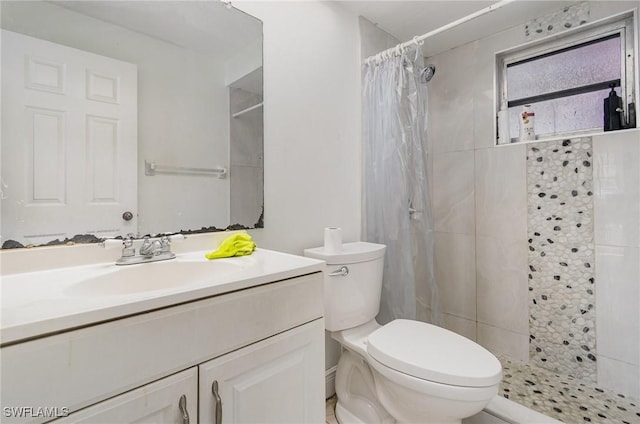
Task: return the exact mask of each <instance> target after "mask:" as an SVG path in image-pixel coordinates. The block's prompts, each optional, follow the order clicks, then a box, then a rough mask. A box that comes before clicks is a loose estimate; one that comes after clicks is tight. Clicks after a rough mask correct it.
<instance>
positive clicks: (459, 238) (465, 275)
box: [435, 233, 476, 321]
mask: <svg viewBox="0 0 640 424" xmlns="http://www.w3.org/2000/svg"><path fill="white" fill-rule="evenodd" d="M435 242H436V244H435V276H436V282H437V285H438V293H439V295H440V304H441V308H442V312H444V313H445V314H450V315H455V316H457V317H461V318H467V319H470V320H474V321H475V319H476V260H475V257H476V248H475V237H474V236H473V235H469V234H452V233H436V237H435Z"/></svg>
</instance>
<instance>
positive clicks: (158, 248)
mask: <svg viewBox="0 0 640 424" xmlns="http://www.w3.org/2000/svg"><path fill="white" fill-rule="evenodd" d="M160 253H162V243H160V240H154V241H153V242H152V241H151V240H150V239H149V236H145V238H144V241H143V242H142V246H140V255H141V256H144V257H145V258H150V257H152V256H155V255H158V254H160Z"/></svg>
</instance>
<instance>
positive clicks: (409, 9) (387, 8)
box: [338, 0, 577, 56]
mask: <svg viewBox="0 0 640 424" xmlns="http://www.w3.org/2000/svg"><path fill="white" fill-rule="evenodd" d="M338 3H339V4H340V5H342V6H343V7H344V8H346V9H348V10H350V11H352V12H354V13H355V14H357V15H359V16H363V17H365V18H366V19H368V20H369V21H371V22H373V23H374V24H376V25H377V26H378V27H379V28H381V29H383V30H385V31H387V32H388V33H390V34H391V35H393V36H395V37H396V38H397V39H399V40H400V41H402V42H404V41H409V40H411V39H412V38H413V37H414V36H419V35H422V34H425V33H427V32H430V31H433V30H435V29H437V28H440V27H442V26H443V25H446V24H448V23H450V22H453V21H455V20H457V19H460V18H463V17H465V16H467V15H469V14H471V13H474V12H477V11H479V10H481V9H484V8H487V7H489V6H491V5H492V4H494V3H498V2H497V1H473V0H472V1H469V0H418V1H416V0H414V1H404V0H396V1H391V0H387V1H375V0H373V1H372V0H368V1H367V0H363V1H358V0H341V1H338ZM573 3H577V2H576V1H539V0H515V1H513V2H512V3H510V4H507V5H505V6H504V7H501V8H499V9H497V10H495V11H493V12H491V13H488V14H487V15H484V16H481V17H478V18H476V19H474V20H472V21H469V22H467V23H465V24H462V25H460V26H457V27H455V28H452V29H450V30H447V31H444V32H443V33H440V34H439V35H436V36H434V37H432V38H430V39H428V40H426V42H425V44H424V45H423V47H422V51H423V53H424V54H425V55H426V56H433V55H435V54H438V53H441V52H443V51H445V50H449V49H451V48H454V47H457V46H460V45H462V44H466V43H468V42H470V41H473V40H477V39H480V38H484V37H486V36H489V35H491V34H495V33H497V32H500V31H503V30H505V29H508V28H511V27H514V26H516V25H520V24H523V23H525V22H528V21H530V20H532V19H534V18H536V17H539V16H544V15H546V14H549V13H552V12H555V11H557V10H560V9H562V8H563V7H565V6H567V5H570V4H573Z"/></svg>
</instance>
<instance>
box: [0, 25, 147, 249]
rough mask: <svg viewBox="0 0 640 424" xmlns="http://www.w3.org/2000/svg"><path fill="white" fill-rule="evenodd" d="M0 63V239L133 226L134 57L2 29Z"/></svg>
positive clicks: (105, 233) (105, 232)
mask: <svg viewBox="0 0 640 424" xmlns="http://www.w3.org/2000/svg"><path fill="white" fill-rule="evenodd" d="M2 68H3V69H2V123H3V125H2V169H1V171H2V182H3V199H2V219H3V222H2V224H3V225H2V240H3V241H5V240H9V239H12V240H16V241H19V242H20V243H23V244H38V243H42V242H45V241H49V240H51V239H52V238H60V239H64V238H65V237H68V238H71V237H73V236H74V235H76V234H88V233H91V234H95V235H97V236H98V237H109V236H113V235H116V234H124V233H127V232H134V233H135V232H136V228H137V213H136V212H137V131H138V130H137V68H136V66H135V65H133V64H130V63H126V62H121V61H118V60H115V59H112V58H108V57H104V56H99V55H96V54H93V53H89V52H85V51H81V50H77V49H73V48H69V47H66V46H62V45H59V44H55V43H51V42H48V41H44V40H39V39H36V38H33V37H28V36H25V35H22V34H18V33H14V32H11V31H6V30H2ZM125 211H132V212H133V215H134V219H132V220H131V221H128V222H127V221H124V220H123V219H122V213H123V212H125Z"/></svg>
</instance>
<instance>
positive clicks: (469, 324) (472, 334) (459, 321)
mask: <svg viewBox="0 0 640 424" xmlns="http://www.w3.org/2000/svg"><path fill="white" fill-rule="evenodd" d="M442 317H443V319H444V327H445V328H446V329H447V330H451V331H453V332H454V333H458V334H460V335H461V336H464V337H466V338H467V339H470V340H473V341H476V339H477V337H476V321H475V319H474V320H469V319H465V318H460V317H457V316H455V315H449V314H442Z"/></svg>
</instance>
